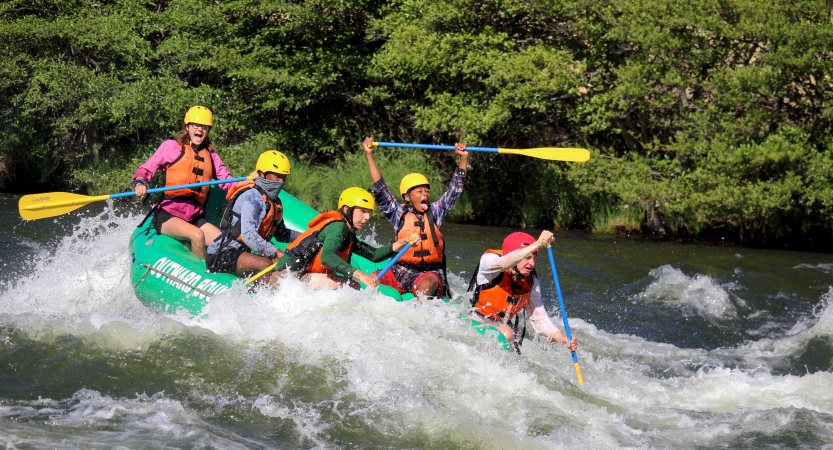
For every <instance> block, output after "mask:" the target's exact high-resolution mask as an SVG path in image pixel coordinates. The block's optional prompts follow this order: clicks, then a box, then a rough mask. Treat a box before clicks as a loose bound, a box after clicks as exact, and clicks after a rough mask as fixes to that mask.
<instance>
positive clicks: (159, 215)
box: [153, 208, 208, 234]
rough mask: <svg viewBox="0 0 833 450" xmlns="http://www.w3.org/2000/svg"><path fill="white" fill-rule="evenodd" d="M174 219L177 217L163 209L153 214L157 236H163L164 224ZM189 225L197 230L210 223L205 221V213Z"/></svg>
mask: <svg viewBox="0 0 833 450" xmlns="http://www.w3.org/2000/svg"><path fill="white" fill-rule="evenodd" d="M174 217H176V216H175V215H173V214H171V213H169V212H168V211H165V210H164V209H162V208H159V209H157V210H156V212H155V213H153V228H154V229H155V230H156V234H162V224H163V223H165V222H167V221H169V220H171V219H172V218H174ZM188 223H190V224H191V225H193V226H195V227H197V228H202V226H203V225H205V224H207V223H208V221H207V220H205V214H204V213H203V214H200V215H199V216H197V217H196V218H195V219H194V220H191V221H190V222H188Z"/></svg>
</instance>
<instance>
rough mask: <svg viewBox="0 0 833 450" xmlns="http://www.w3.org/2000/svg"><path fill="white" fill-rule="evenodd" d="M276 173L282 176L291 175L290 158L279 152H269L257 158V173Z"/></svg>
mask: <svg viewBox="0 0 833 450" xmlns="http://www.w3.org/2000/svg"><path fill="white" fill-rule="evenodd" d="M258 170H259V171H261V172H263V173H266V172H274V173H277V174H280V175H289V172H290V170H291V167H290V164H289V158H287V157H286V155H284V154H283V153H281V152H279V151H277V150H267V151H265V152H263V153H261V154H260V157H259V158H257V165H255V171H258Z"/></svg>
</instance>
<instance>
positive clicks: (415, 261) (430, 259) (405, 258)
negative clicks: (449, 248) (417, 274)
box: [396, 209, 445, 266]
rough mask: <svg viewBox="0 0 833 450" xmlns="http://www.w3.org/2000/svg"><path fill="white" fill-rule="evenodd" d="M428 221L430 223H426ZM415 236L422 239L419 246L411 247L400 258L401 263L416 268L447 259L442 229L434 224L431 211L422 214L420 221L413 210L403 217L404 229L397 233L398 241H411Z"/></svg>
mask: <svg viewBox="0 0 833 450" xmlns="http://www.w3.org/2000/svg"><path fill="white" fill-rule="evenodd" d="M426 219H427V222H428V223H426ZM426 225H427V227H426ZM426 228H427V230H426ZM429 233H430V234H429ZM414 234H418V235H419V237H420V239H421V240H420V242H419V244H417V245H414V246H411V248H409V249H408V251H407V252H405V254H404V255H402V257H401V258H399V261H398V262H399V263H402V264H408V265H414V266H416V265H420V264H434V263H441V262H443V260H444V259H445V258H444V257H443V250H444V249H445V241H444V240H443V234H442V233H441V232H440V229H439V228H438V227H437V226H436V225H435V224H434V218H433V216H432V215H431V213H430V210H429V211H425V212H424V213H423V214H422V220H419V218H418V217H417V215H416V214H415V213H414V212H413V210H410V209H409V210H408V212H406V213H405V214H404V215H403V216H402V228H401V229H400V230H399V232H397V233H396V240H397V241H398V240H401V239H409V238H410V237H411V236H413V235H414Z"/></svg>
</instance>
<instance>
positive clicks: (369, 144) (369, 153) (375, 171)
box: [362, 137, 468, 183]
mask: <svg viewBox="0 0 833 450" xmlns="http://www.w3.org/2000/svg"><path fill="white" fill-rule="evenodd" d="M362 149H364V156H365V157H366V158H367V168H368V169H370V179H371V180H373V182H374V183H377V182H378V181H379V180H381V179H382V172H381V171H379V166H377V165H376V160H375V159H373V138H372V137H366V138H364V140H363V141H362ZM467 153H468V152H467Z"/></svg>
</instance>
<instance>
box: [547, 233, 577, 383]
mask: <svg viewBox="0 0 833 450" xmlns="http://www.w3.org/2000/svg"><path fill="white" fill-rule="evenodd" d="M547 253H548V254H549V255H550V267H552V277H553V279H554V280H555V292H556V293H557V294H558V306H559V307H561V318H562V319H564V334H565V335H566V336H567V340H569V341H572V340H573V336H572V335H571V334H570V324H569V323H567V309H566V308H565V307H564V298H563V297H562V296H561V284H560V283H559V282H558V271H556V270H555V258H553V256H552V247H550V244H547ZM570 353H572V354H573V366H574V367H575V368H576V376H577V377H578V384H580V385H583V384H584V378H582V377H581V368H580V367H579V366H578V356H576V352H575V351H571V352H570Z"/></svg>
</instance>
